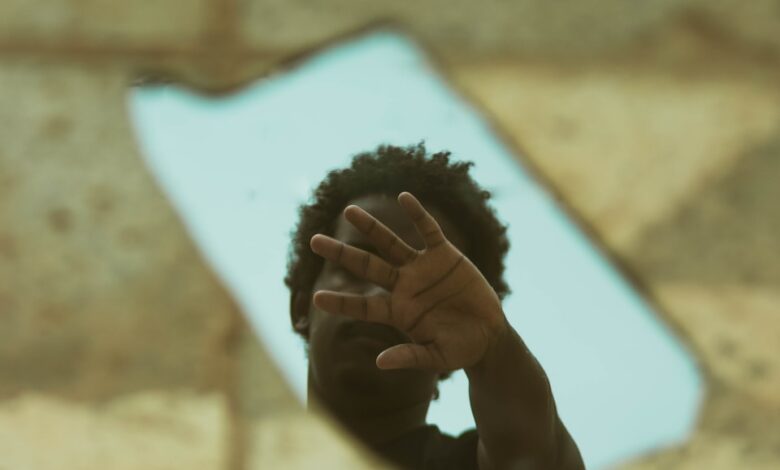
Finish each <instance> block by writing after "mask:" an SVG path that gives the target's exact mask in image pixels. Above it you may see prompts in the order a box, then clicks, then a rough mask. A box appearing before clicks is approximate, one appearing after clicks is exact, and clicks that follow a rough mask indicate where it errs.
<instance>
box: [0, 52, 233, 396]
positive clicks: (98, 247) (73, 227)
mask: <svg viewBox="0 0 780 470" xmlns="http://www.w3.org/2000/svg"><path fill="white" fill-rule="evenodd" d="M125 74H126V72H125V71H123V70H121V69H111V68H95V69H90V70H84V69H80V68H75V67H68V66H47V67H43V66H39V67H31V66H28V65H21V64H16V65H15V64H10V63H4V64H2V68H0V88H1V89H5V90H13V93H3V94H0V108H1V109H4V110H13V112H4V113H3V114H2V115H1V117H0V119H1V120H2V121H0V180H2V181H3V184H2V185H1V186H0V246H1V247H2V250H0V253H2V257H3V263H0V305H2V310H3V328H2V329H0V397H2V396H9V395H12V394H15V393H17V392H18V391H19V390H22V389H26V390H30V389H36V390H40V391H48V392H52V393H58V394H63V395H66V396H72V397H79V398H90V399H91V398H100V397H111V396H114V395H117V394H120V393H125V392H131V391H135V390H138V389H146V388H170V387H183V386H186V387H195V388H198V389H214V388H216V387H220V386H221V380H222V376H223V375H224V371H223V370H222V368H223V361H224V360H225V359H224V358H225V357H226V353H225V351H226V341H227V340H228V339H229V334H230V333H231V328H232V324H233V321H234V320H233V319H232V318H231V316H232V315H233V314H234V312H235V307H234V306H233V303H232V301H231V300H230V299H228V297H227V296H226V294H225V293H224V291H223V290H222V288H221V287H220V286H219V285H218V284H217V283H216V282H215V278H214V276H213V275H212V274H211V273H210V272H209V271H208V270H207V269H206V268H205V267H204V266H203V265H202V264H201V262H200V259H199V256H198V254H197V253H196V251H195V249H194V247H193V246H192V244H191V243H190V241H189V240H188V237H187V235H186V234H185V232H184V230H183V229H182V227H181V226H180V225H179V222H178V219H177V217H176V215H175V214H174V213H173V211H172V210H171V209H170V208H169V207H168V205H167V203H166V201H165V199H164V198H163V196H162V195H161V194H159V193H158V192H157V191H156V188H155V184H154V182H153V181H152V178H151V177H150V175H148V174H147V172H146V170H145V169H144V167H143V166H142V165H141V163H140V162H139V160H138V157H137V154H136V149H135V143H134V141H133V136H132V131H131V129H130V128H129V126H128V123H127V121H126V119H125V118H124V117H125V114H126V109H125V103H124V95H125V93H126V84H127V80H126V78H125V76H126V75H125ZM139 342H142V344H143V348H139Z"/></svg>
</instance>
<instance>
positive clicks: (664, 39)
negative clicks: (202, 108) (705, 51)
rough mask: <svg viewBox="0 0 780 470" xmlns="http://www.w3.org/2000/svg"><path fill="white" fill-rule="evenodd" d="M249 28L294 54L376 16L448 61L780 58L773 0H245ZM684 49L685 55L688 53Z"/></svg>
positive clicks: (260, 41) (266, 44) (779, 19)
mask: <svg viewBox="0 0 780 470" xmlns="http://www.w3.org/2000/svg"><path fill="white" fill-rule="evenodd" d="M240 11H241V13H242V22H241V24H242V30H243V33H244V35H245V36H246V37H247V38H249V42H250V43H252V44H256V45H258V46H262V47H263V48H264V49H270V50H278V51H284V52H286V53H288V54H290V53H297V52H299V51H300V50H301V49H309V48H312V47H317V46H318V45H319V44H321V43H322V42H323V41H331V40H333V38H335V37H338V36H342V35H344V34H347V33H349V32H352V31H355V30H358V29H361V28H363V27H365V26H366V25H367V24H371V23H377V24H381V23H388V24H398V25H400V26H402V27H403V28H404V29H406V30H408V31H409V32H410V33H412V34H413V35H414V36H415V37H417V38H418V39H420V40H421V41H422V42H423V43H424V44H426V45H428V46H429V47H431V48H432V50H433V51H434V52H436V53H438V54H441V55H442V56H444V57H446V58H447V59H450V60H455V61H460V60H464V59H467V60H469V59H478V60H484V59H485V58H491V59H492V58H499V57H500V58H514V59H533V60H542V61H545V62H548V61H551V60H554V61H561V60H592V59H601V58H623V59H627V58H630V57H631V56H633V55H634V54H636V53H637V52H638V51H640V50H641V51H643V53H644V54H648V53H650V54H651V55H654V54H657V53H662V54H665V55H668V54H669V53H670V52H673V51H680V48H681V46H682V47H683V48H687V47H689V46H690V44H684V45H683V44H677V43H674V42H670V41H668V36H669V35H677V34H680V33H682V34H685V35H689V36H695V37H697V38H700V39H697V42H699V43H706V42H712V41H711V40H712V37H716V38H719V39H725V40H727V41H728V43H729V44H730V45H731V47H735V48H739V49H743V48H745V47H752V46H755V47H756V48H760V49H761V54H763V56H771V57H772V58H773V59H774V60H777V59H778V58H779V56H778V54H779V53H780V37H778V34H777V30H778V29H780V13H778V11H780V6H778V2H777V1H775V0H759V1H754V2H750V4H749V5H745V4H743V3H740V2H735V1H715V2H713V1H709V0H691V1H681V0H657V1H653V2H639V3H636V2H634V3H626V2H625V1H622V0H583V1H577V2H567V3H566V4H565V5H562V4H560V3H558V2H548V1H543V0H520V1H513V2H506V1H500V0H489V1H483V2H471V1H467V0H457V1H451V0H450V1H447V0H430V1H426V2H423V3H420V2H415V1H411V0H401V1H395V2H361V1H352V0H338V1H335V2H334V1H324V0H315V1H311V0H294V1H285V0H243V1H241V2H240ZM685 55H688V53H687V52H686V53H685Z"/></svg>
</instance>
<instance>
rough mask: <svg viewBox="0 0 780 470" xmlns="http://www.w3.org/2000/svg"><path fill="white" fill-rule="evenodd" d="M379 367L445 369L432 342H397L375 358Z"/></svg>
mask: <svg viewBox="0 0 780 470" xmlns="http://www.w3.org/2000/svg"><path fill="white" fill-rule="evenodd" d="M376 366H377V367H379V368H380V369H429V370H431V369H433V370H446V369H447V366H446V364H445V363H444V362H443V359H442V356H441V355H440V354H438V353H437V350H436V348H435V347H434V346H433V345H432V344H428V345H421V344H413V343H406V344H398V345H396V346H392V347H390V348H387V349H385V350H384V351H382V352H381V353H380V354H379V356H377V358H376Z"/></svg>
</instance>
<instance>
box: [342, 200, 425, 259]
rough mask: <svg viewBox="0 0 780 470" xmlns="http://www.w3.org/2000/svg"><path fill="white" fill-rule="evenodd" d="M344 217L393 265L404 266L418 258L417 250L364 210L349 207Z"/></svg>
mask: <svg viewBox="0 0 780 470" xmlns="http://www.w3.org/2000/svg"><path fill="white" fill-rule="evenodd" d="M344 216H345V217H346V218H347V220H348V221H349V222H350V223H351V224H352V225H354V226H355V228H357V229H358V230H360V231H361V232H362V233H363V235H365V236H366V237H368V239H369V240H371V243H372V244H373V245H374V246H375V247H376V248H377V250H379V252H380V253H381V254H382V255H384V256H385V257H387V259H388V260H390V261H391V262H392V263H394V264H396V265H402V264H405V263H408V262H410V261H412V260H413V259H414V258H416V257H417V250H415V249H414V248H412V247H410V246H409V245H407V244H406V242H404V241H403V240H401V238H400V237H399V236H398V235H396V234H395V233H393V231H392V230H390V229H389V228H387V226H386V225H385V224H383V223H382V222H380V221H378V220H376V218H375V217H374V216H372V215H371V214H369V213H368V212H366V211H365V210H364V209H363V208H361V207H358V206H354V205H353V206H349V207H347V208H346V209H345V210H344Z"/></svg>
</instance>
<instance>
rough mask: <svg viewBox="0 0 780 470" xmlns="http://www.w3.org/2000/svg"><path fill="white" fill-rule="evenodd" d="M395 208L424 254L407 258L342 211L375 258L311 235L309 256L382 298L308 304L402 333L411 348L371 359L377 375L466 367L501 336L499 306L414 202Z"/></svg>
mask: <svg viewBox="0 0 780 470" xmlns="http://www.w3.org/2000/svg"><path fill="white" fill-rule="evenodd" d="M398 202H399V204H400V205H401V207H402V208H403V209H404V211H405V212H406V214H407V215H408V216H409V217H410V218H411V219H412V221H413V222H414V225H415V227H416V228H417V230H418V232H419V233H420V235H421V236H422V238H423V240H424V242H425V248H424V249H423V250H415V249H414V248H412V247H410V246H409V245H407V244H406V243H405V242H404V241H403V240H401V239H400V238H399V237H398V236H397V235H396V234H395V233H393V232H392V231H391V230H390V229H388V228H387V227H386V226H385V225H383V224H382V223H381V222H379V221H378V220H376V219H375V218H374V217H373V216H371V215H370V214H369V213H368V212H366V211H364V210H363V209H361V208H359V207H357V206H349V207H347V208H346V209H345V211H344V215H345V217H346V219H347V220H348V221H349V222H350V223H351V224H352V225H354V226H355V228H357V229H358V230H359V231H360V232H362V233H363V234H364V235H365V236H366V237H367V238H368V239H369V240H370V241H371V243H372V244H373V245H374V246H375V247H376V249H377V251H378V252H379V253H380V254H381V255H382V256H381V257H380V256H376V255H374V254H371V253H369V252H367V251H364V250H361V249H359V248H356V247H353V246H350V245H347V244H344V243H343V242H340V241H338V240H335V239H333V238H331V237H328V236H325V235H319V234H318V235H315V236H314V237H312V240H311V248H312V250H313V251H314V252H315V253H317V254H319V255H320V256H322V257H324V258H325V259H327V260H329V261H331V262H334V263H337V264H339V265H341V266H342V267H343V268H344V269H346V270H348V271H350V272H351V273H353V274H354V275H356V276H359V277H361V278H364V279H366V280H368V281H369V282H372V283H374V284H376V285H378V286H380V287H382V288H383V289H384V290H385V291H386V293H383V294H379V295H370V296H365V295H354V294H345V293H340V292H333V291H318V292H317V293H315V295H314V304H315V305H316V306H317V307H318V308H320V309H322V310H325V311H327V312H329V313H332V314H338V315H346V316H350V317H353V318H356V319H358V320H363V321H370V322H377V323H383V324H387V325H391V326H393V327H395V328H397V329H399V330H401V331H403V332H404V333H406V334H407V335H408V336H409V337H410V338H411V339H412V341H413V343H407V344H399V345H396V346H392V347H390V348H388V349H387V350H385V351H383V352H382V353H381V354H379V356H378V357H377V360H376V363H377V366H378V367H380V368H382V369H399V368H421V369H434V370H439V371H445V370H455V369H460V368H466V367H470V366H473V365H475V364H477V363H478V362H479V361H480V360H481V359H482V358H483V356H484V355H485V353H486V352H487V351H488V349H489V348H490V347H491V345H492V344H493V343H494V342H495V341H496V340H497V338H499V337H500V335H501V334H503V333H504V332H505V330H506V328H507V327H506V322H505V318H504V313H503V311H502V309H501V303H500V300H499V299H498V296H497V295H496V293H495V291H494V290H493V289H492V287H491V286H490V284H489V283H488V282H487V280H485V278H484V277H483V276H482V274H481V273H480V272H479V270H478V269H477V268H476V266H474V265H473V264H472V263H471V261H469V260H468V259H467V258H466V257H465V256H464V255H463V254H462V253H461V252H460V251H458V249H457V248H456V247H455V246H454V245H453V244H452V243H450V242H449V241H448V240H447V239H446V238H445V236H444V233H443V232H442V230H441V228H440V227H439V224H438V223H437V222H436V220H435V219H434V218H433V216H431V215H430V214H429V213H428V212H427V211H426V210H425V208H424V207H423V206H422V204H420V202H419V201H418V200H417V199H416V198H415V197H414V196H412V195H411V194H409V193H401V194H400V195H399V196H398Z"/></svg>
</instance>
